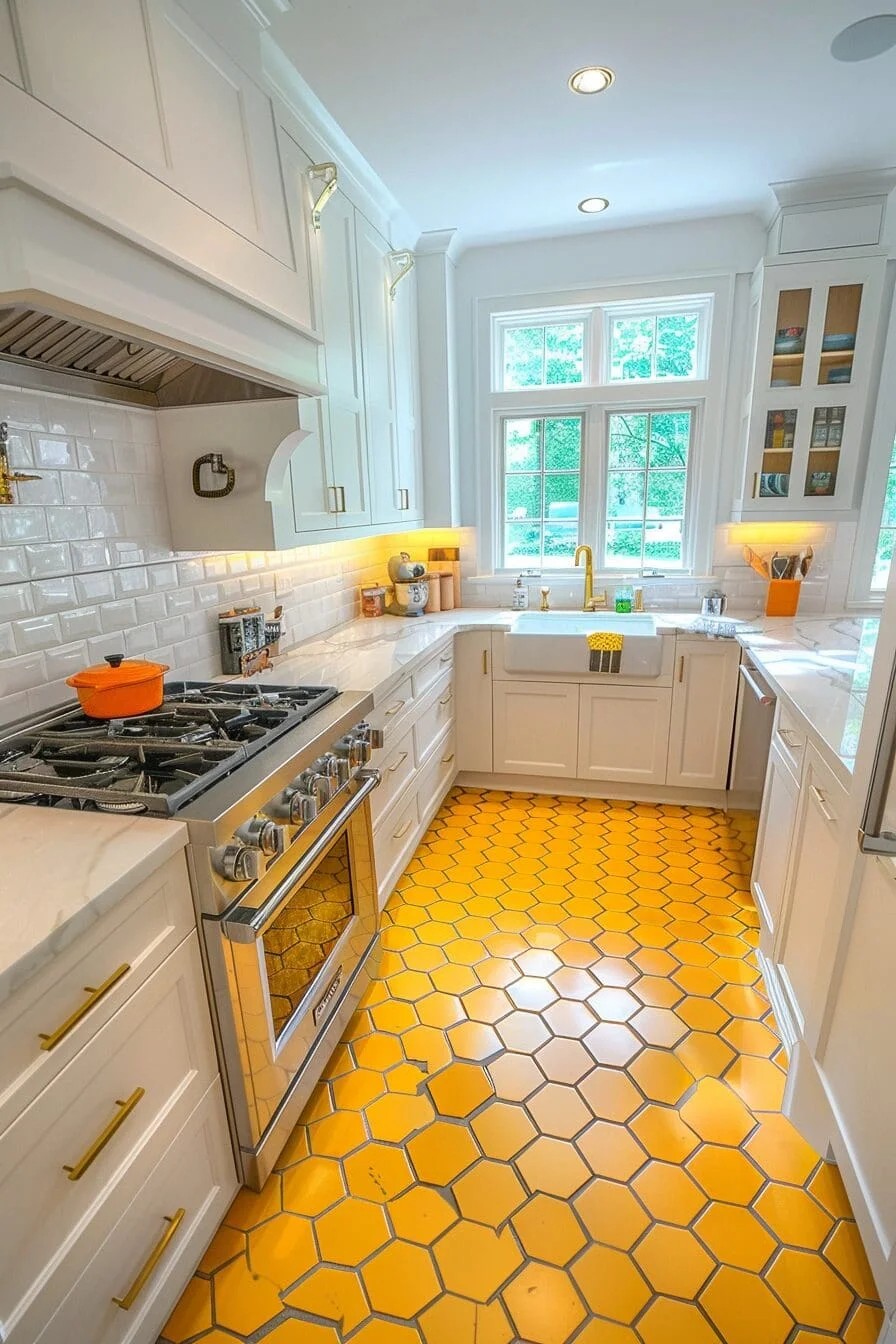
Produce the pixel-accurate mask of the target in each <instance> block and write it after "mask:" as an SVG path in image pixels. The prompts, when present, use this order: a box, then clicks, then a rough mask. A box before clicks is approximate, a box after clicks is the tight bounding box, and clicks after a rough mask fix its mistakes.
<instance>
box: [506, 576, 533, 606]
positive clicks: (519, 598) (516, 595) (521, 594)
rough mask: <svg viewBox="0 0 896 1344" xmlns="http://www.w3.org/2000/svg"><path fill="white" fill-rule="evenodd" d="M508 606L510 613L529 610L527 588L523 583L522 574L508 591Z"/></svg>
mask: <svg viewBox="0 0 896 1344" xmlns="http://www.w3.org/2000/svg"><path fill="white" fill-rule="evenodd" d="M510 606H511V610H512V611H528V609H529V588H528V585H527V584H525V583H523V576H522V574H521V575H520V576H519V578H518V579H517V581H516V583H515V584H514V585H513V588H512V589H511V591H510Z"/></svg>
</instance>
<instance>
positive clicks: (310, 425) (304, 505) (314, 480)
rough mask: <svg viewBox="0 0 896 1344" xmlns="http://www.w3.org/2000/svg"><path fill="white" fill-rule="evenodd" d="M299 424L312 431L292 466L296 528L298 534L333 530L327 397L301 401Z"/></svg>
mask: <svg viewBox="0 0 896 1344" xmlns="http://www.w3.org/2000/svg"><path fill="white" fill-rule="evenodd" d="M299 424H300V425H301V427H302V429H306V430H308V438H307V439H303V440H302V442H301V443H300V444H299V446H298V448H297V449H296V450H295V452H294V453H293V455H292V457H291V459H290V463H289V485H290V494H291V496H292V510H293V527H294V528H295V531H296V533H297V534H299V535H301V534H302V533H303V532H320V531H321V530H322V529H324V528H328V527H333V526H334V525H335V521H336V517H335V515H334V514H333V512H332V508H333V491H332V483H333V474H332V466H331V462H330V435H329V426H328V423H327V404H326V400H325V398H323V397H303V398H302V399H301V400H300V401H299Z"/></svg>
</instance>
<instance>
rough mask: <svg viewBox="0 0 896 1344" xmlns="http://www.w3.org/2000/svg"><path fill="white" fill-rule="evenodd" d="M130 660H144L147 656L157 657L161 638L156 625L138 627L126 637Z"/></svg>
mask: <svg viewBox="0 0 896 1344" xmlns="http://www.w3.org/2000/svg"><path fill="white" fill-rule="evenodd" d="M125 644H126V647H127V651H128V657H129V658H142V657H143V656H144V655H145V654H147V653H151V654H153V655H155V651H156V649H157V648H158V647H159V637H158V635H157V634H156V627H155V626H154V625H138V626H136V627H135V628H134V629H133V630H129V631H128V632H127V635H126V636H125Z"/></svg>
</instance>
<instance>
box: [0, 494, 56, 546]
mask: <svg viewBox="0 0 896 1344" xmlns="http://www.w3.org/2000/svg"><path fill="white" fill-rule="evenodd" d="M47 512H48V510H44V509H25V508H20V507H19V506H18V505H15V504H11V505H4V507H3V508H2V509H0V542H2V543H3V544H4V545H6V546H9V545H10V544H12V543H14V542H17V541H46V540H47V535H48V531H47V519H46V513H47Z"/></svg>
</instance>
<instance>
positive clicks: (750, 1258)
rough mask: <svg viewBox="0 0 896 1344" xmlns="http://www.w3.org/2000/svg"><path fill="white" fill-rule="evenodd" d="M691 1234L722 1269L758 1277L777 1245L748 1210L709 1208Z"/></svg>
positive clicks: (729, 1205) (722, 1207)
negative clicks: (746, 1270) (743, 1271)
mask: <svg viewBox="0 0 896 1344" xmlns="http://www.w3.org/2000/svg"><path fill="white" fill-rule="evenodd" d="M694 1231H695V1232H696V1234H697V1236H698V1237H699V1238H700V1240H701V1241H702V1242H703V1243H704V1245H705V1246H706V1247H707V1248H708V1250H710V1251H711V1252H712V1254H713V1255H714V1256H715V1257H716V1259H717V1260H719V1261H721V1263H722V1264H723V1265H733V1266H734V1267H735V1268H736V1269H749V1270H752V1271H753V1273H754V1274H758V1273H759V1271H760V1270H761V1269H762V1267H763V1266H764V1265H765V1264H767V1263H768V1260H769V1257H770V1256H771V1254H772V1252H773V1251H774V1250H776V1249H777V1246H778V1243H777V1242H776V1241H775V1239H774V1237H771V1236H769V1234H768V1232H767V1231H766V1229H765V1228H764V1227H763V1226H762V1224H761V1223H760V1222H759V1220H758V1218H756V1216H755V1215H754V1214H752V1213H750V1211H749V1209H744V1208H739V1207H738V1206H737V1205H734V1204H710V1206H709V1208H708V1209H706V1210H705V1211H704V1212H703V1213H701V1215H700V1217H699V1218H698V1219H697V1221H696V1222H695V1223H694Z"/></svg>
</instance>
